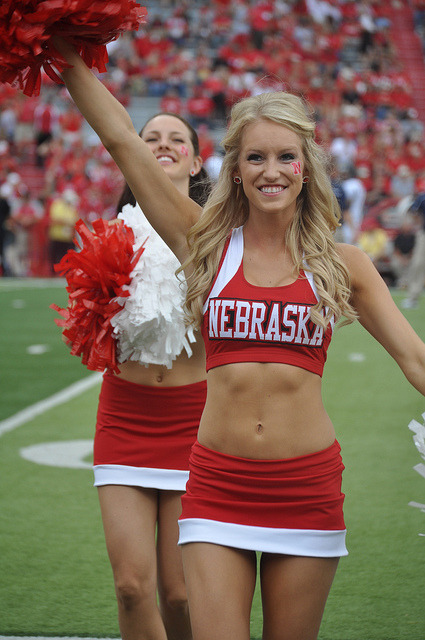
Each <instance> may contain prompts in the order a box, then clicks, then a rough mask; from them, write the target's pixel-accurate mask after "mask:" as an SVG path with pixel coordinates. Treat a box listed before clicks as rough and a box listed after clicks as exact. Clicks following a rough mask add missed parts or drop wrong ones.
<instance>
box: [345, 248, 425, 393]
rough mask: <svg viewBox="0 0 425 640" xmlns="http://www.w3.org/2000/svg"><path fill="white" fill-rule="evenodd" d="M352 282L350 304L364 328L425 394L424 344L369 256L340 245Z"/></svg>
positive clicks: (355, 249)
mask: <svg viewBox="0 0 425 640" xmlns="http://www.w3.org/2000/svg"><path fill="white" fill-rule="evenodd" d="M340 247H341V253H342V256H343V258H344V260H345V263H346V264H347V266H348V269H349V272H350V275H351V284H352V291H353V296H352V304H353V306H354V307H355V309H356V310H357V313H358V314H359V321H360V323H361V324H362V325H363V327H364V328H365V329H366V330H367V331H368V332H369V333H370V334H371V335H372V336H373V337H374V338H375V339H376V340H377V341H378V342H379V343H380V344H381V345H382V346H383V347H384V348H385V349H386V350H387V351H388V353H389V354H390V355H391V356H392V357H393V358H394V360H395V361H396V362H397V364H398V365H399V367H400V369H401V370H402V371H403V373H404V375H405V376H406V378H407V380H408V381H409V382H410V383H411V384H412V385H413V386H414V387H415V389H417V390H418V391H419V392H420V393H422V395H424V396H425V343H424V342H423V341H422V340H421V339H420V337H419V336H418V335H417V334H416V333H415V331H414V330H413V329H412V327H411V326H410V324H409V323H408V322H407V320H406V318H405V317H404V316H403V314H402V313H401V311H400V310H399V309H398V307H397V306H396V304H395V303H394V301H393V299H392V297H391V294H390V292H389V290H388V287H387V285H386V284H385V282H384V281H383V279H382V278H381V276H380V275H379V273H378V271H377V270H376V269H375V267H374V265H373V264H372V261H371V260H370V258H369V257H368V256H367V255H366V254H365V253H364V252H363V251H361V250H360V249H358V248H357V247H354V246H352V245H340Z"/></svg>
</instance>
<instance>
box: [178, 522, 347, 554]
mask: <svg viewBox="0 0 425 640" xmlns="http://www.w3.org/2000/svg"><path fill="white" fill-rule="evenodd" d="M179 528H180V537H179V544H180V545H182V544H187V543H189V542H210V543H212V544H220V545H222V546H225V547H233V548H235V549H249V550H251V551H264V552H267V553H282V554H287V555H292V556H311V557H317V558H337V557H338V558H339V557H341V556H346V555H348V551H347V548H346V546H345V535H346V529H343V530H337V531H321V530H316V529H275V528H272V527H255V526H249V525H244V524H233V523H230V522H218V521H216V520H207V519H203V518H185V519H184V520H179Z"/></svg>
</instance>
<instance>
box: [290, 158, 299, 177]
mask: <svg viewBox="0 0 425 640" xmlns="http://www.w3.org/2000/svg"><path fill="white" fill-rule="evenodd" d="M291 165H292V168H293V170H294V175H295V176H297V175H299V174H300V173H301V162H300V161H299V160H297V161H296V162H291Z"/></svg>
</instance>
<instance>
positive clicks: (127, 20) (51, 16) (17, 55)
mask: <svg viewBox="0 0 425 640" xmlns="http://www.w3.org/2000/svg"><path fill="white" fill-rule="evenodd" d="M146 13H147V12H146V9H145V8H144V7H141V6H140V5H139V4H137V2H135V0H106V1H105V0H2V2H1V6H0V82H6V83H8V84H17V85H18V86H19V87H20V88H21V89H23V92H24V93H25V94H26V95H29V96H31V95H38V94H39V92H40V84H41V74H40V71H41V68H42V67H43V68H44V70H45V72H46V73H47V75H48V76H49V78H51V79H52V80H54V81H55V82H57V83H61V82H62V80H61V78H60V77H59V76H58V74H57V73H56V71H55V69H57V70H58V71H59V72H61V71H62V70H63V69H65V68H66V67H69V65H68V64H67V63H66V61H65V59H64V58H63V57H62V56H61V55H60V54H59V52H58V51H56V49H55V48H54V46H53V45H52V43H51V37H52V36H53V35H55V34H56V35H61V36H65V37H66V38H67V39H69V40H70V41H71V42H72V43H73V44H74V46H75V48H76V49H77V51H78V52H79V53H80V55H81V56H82V57H83V59H84V61H85V62H86V64H87V65H88V66H89V67H90V68H93V67H95V68H96V69H98V71H101V72H102V71H106V66H105V65H106V62H107V61H108V54H107V51H106V46H105V45H106V44H107V43H108V42H111V41H112V40H116V38H118V36H119V35H120V34H121V33H123V32H124V31H137V29H138V28H139V25H140V24H142V23H143V22H145V17H146ZM53 66H54V67H55V69H54V68H53Z"/></svg>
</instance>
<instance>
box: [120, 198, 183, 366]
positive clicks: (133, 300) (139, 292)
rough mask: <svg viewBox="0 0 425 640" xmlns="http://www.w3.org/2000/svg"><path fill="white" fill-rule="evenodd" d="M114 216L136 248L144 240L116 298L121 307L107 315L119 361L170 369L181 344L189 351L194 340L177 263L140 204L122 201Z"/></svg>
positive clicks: (181, 346) (180, 350)
mask: <svg viewBox="0 0 425 640" xmlns="http://www.w3.org/2000/svg"><path fill="white" fill-rule="evenodd" d="M118 218H120V219H121V220H124V222H125V224H126V225H127V226H129V227H131V228H132V229H133V232H134V237H135V244H134V250H135V251H136V250H137V249H138V248H139V246H140V245H141V244H143V243H145V244H144V246H145V250H144V252H143V254H142V256H141V258H140V260H139V262H138V263H137V265H136V267H135V269H134V271H133V272H132V274H131V277H132V280H131V284H130V285H129V286H128V289H129V291H130V296H129V297H128V298H122V299H118V300H119V302H120V304H122V305H123V309H122V311H119V312H118V313H117V314H116V315H115V316H114V317H113V318H112V320H111V324H112V325H113V327H114V335H115V336H116V338H117V339H118V360H119V362H125V361H126V360H135V361H136V362H139V363H140V364H145V365H148V364H159V365H165V366H167V367H168V368H171V366H172V363H173V360H175V358H176V357H177V356H178V355H179V354H180V353H181V352H182V350H183V349H185V350H186V352H187V354H188V355H189V356H191V355H192V350H191V347H190V344H189V343H190V342H194V341H195V337H194V335H193V331H192V330H191V329H189V330H188V329H187V327H186V326H185V324H184V314H183V309H182V305H183V302H184V299H185V295H186V284H185V282H184V280H183V279H180V280H179V279H177V277H176V275H175V271H176V269H178V267H179V266H180V263H179V261H178V260H177V258H176V256H175V255H174V254H173V253H172V251H171V250H170V249H169V248H168V246H167V245H166V244H165V242H164V241H163V240H162V238H161V237H160V236H159V235H158V234H157V232H156V231H155V230H154V229H153V227H152V226H151V225H150V224H149V222H148V221H147V219H146V217H145V216H144V214H143V212H142V210H141V209H140V207H139V205H136V206H135V207H132V206H131V205H129V204H127V205H125V207H124V208H123V210H122V212H121V213H120V214H119V215H118Z"/></svg>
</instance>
